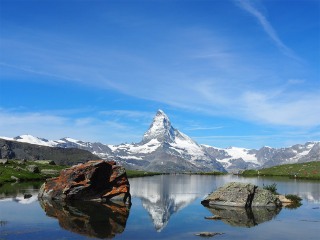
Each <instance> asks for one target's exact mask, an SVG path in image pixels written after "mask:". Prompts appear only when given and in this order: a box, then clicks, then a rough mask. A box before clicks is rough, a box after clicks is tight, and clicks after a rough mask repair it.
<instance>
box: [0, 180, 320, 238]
mask: <svg viewBox="0 0 320 240" xmlns="http://www.w3.org/2000/svg"><path fill="white" fill-rule="evenodd" d="M129 180H130V185H131V194H132V206H131V208H130V209H128V208H126V207H125V206H120V205H115V204H104V205H102V204H93V203H75V204H72V205H59V204H56V203H52V202H39V201H38V200H37V197H36V196H37V192H38V189H39V184H31V183H28V184H24V185H17V184H16V185H13V186H11V185H4V186H2V187H1V188H0V239H19V240H20V239H22V240H23V239H32V240H35V239H41V240H42V239H63V240H65V239H92V238H100V239H107V238H114V239H202V237H199V236H196V235H195V234H197V233H199V232H205V231H206V232H218V233H223V234H222V235H216V236H214V237H213V238H210V239H221V240H222V239H245V240H248V239H288V240H289V239H290V240H292V239H299V240H300V239H305V240H311V239H320V182H318V181H305V180H294V179H286V178H277V179H275V178H262V177H259V178H243V177H239V176H234V175H227V176H197V175H163V176H154V177H144V178H133V179H129ZM231 181H237V182H250V183H253V184H256V185H258V186H261V187H262V186H263V185H269V184H272V183H276V184H277V188H278V192H280V193H282V194H289V193H290V194H297V195H299V196H300V197H301V198H303V201H302V204H303V205H302V206H301V207H299V208H297V209H288V208H282V209H278V210H274V209H265V208H262V209H261V208H260V209H252V211H249V212H248V211H245V210H244V209H228V208H226V209H221V208H220V209H207V208H205V207H204V206H202V205H201V203H200V202H201V200H202V199H203V198H204V197H205V196H207V194H209V193H210V192H212V191H214V190H215V189H217V188H218V187H220V186H222V185H224V184H225V183H227V182H231ZM24 193H30V194H32V197H31V198H28V199H24V198H23V194H24ZM214 214H218V215H220V216H223V217H224V218H223V219H222V220H208V219H205V217H209V216H213V215H214Z"/></svg>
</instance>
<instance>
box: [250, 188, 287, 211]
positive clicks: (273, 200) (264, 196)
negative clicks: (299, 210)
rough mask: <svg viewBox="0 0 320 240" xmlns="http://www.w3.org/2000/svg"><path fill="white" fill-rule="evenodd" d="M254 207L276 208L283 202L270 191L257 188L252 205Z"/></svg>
mask: <svg viewBox="0 0 320 240" xmlns="http://www.w3.org/2000/svg"><path fill="white" fill-rule="evenodd" d="M251 206H252V207H260V206H265V207H274V206H281V201H280V200H279V198H278V196H276V195H274V194H273V193H271V192H270V191H269V190H266V189H262V188H257V189H256V191H255V194H254V198H253V200H252V203H251Z"/></svg>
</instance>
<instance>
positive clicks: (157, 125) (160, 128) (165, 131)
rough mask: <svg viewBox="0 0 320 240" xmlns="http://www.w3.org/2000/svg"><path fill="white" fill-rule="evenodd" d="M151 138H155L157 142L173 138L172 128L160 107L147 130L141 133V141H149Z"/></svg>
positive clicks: (170, 140) (169, 140)
mask: <svg viewBox="0 0 320 240" xmlns="http://www.w3.org/2000/svg"><path fill="white" fill-rule="evenodd" d="M152 139H157V140H158V141H159V142H163V141H168V142H172V141H173V140H174V128H173V127H172V126H171V122H170V119H169V118H168V116H167V115H166V114H165V113H164V111H162V110H161V109H159V110H158V111H157V113H156V115H155V117H154V118H153V121H152V123H151V125H150V127H149V129H148V131H146V132H145V134H144V135H143V139H142V142H149V141H150V140H152Z"/></svg>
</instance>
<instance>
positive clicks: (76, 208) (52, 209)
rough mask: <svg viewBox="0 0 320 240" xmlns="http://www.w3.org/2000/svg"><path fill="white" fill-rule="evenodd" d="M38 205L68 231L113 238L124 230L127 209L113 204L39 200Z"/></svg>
mask: <svg viewBox="0 0 320 240" xmlns="http://www.w3.org/2000/svg"><path fill="white" fill-rule="evenodd" d="M40 205H41V207H42V208H43V209H44V211H45V212H46V214H47V215H48V216H50V217H54V218H57V219H58V221H59V225H60V226H61V227H62V228H64V229H66V230H69V231H72V232H75V233H78V234H81V235H85V236H89V237H96V238H113V237H114V236H115V235H116V234H119V233H122V232H123V231H124V229H125V226H126V223H127V219H128V216H129V211H130V209H129V207H128V206H126V205H118V204H115V203H107V204H106V203H103V204H102V203H97V202H81V201H80V202H70V203H65V202H54V201H47V200H40Z"/></svg>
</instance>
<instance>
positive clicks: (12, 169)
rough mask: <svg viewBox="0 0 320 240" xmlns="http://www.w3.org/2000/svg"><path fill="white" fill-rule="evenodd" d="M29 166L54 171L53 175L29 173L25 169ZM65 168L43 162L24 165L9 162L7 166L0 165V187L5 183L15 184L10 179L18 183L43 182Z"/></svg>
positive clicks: (19, 162)
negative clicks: (17, 180)
mask: <svg viewBox="0 0 320 240" xmlns="http://www.w3.org/2000/svg"><path fill="white" fill-rule="evenodd" d="M29 165H36V166H37V167H38V168H39V170H40V171H41V170H43V169H49V170H55V171H56V173H55V174H42V173H32V172H29V171H28V170H27V169H26V167H27V166H29ZM64 168H66V167H65V166H58V165H50V164H46V163H45V162H43V161H42V162H39V163H38V162H37V161H27V162H26V163H21V161H19V160H9V162H8V163H7V164H0V185H1V184H3V183H5V182H15V181H16V180H15V179H13V178H12V176H13V177H15V178H18V179H19V181H20V182H24V181H39V180H44V179H46V178H49V177H54V176H57V175H59V173H60V171H61V170H62V169H64Z"/></svg>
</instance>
